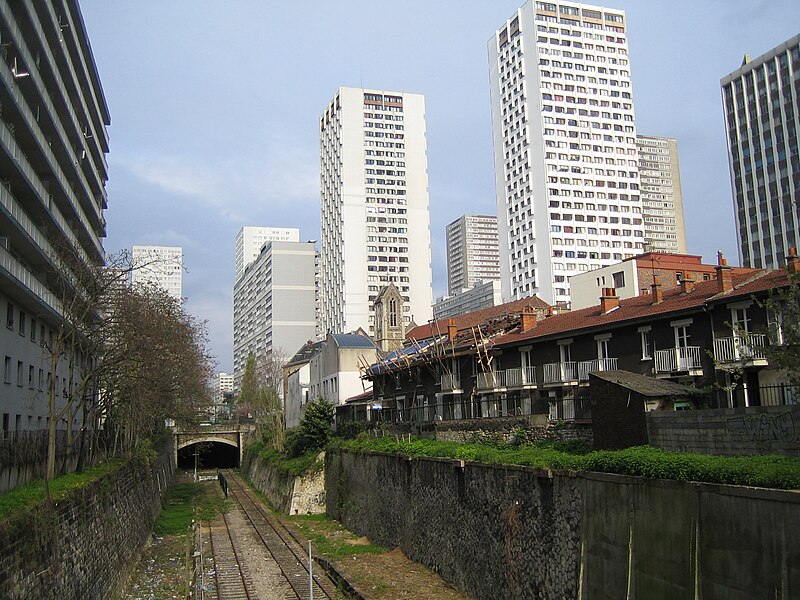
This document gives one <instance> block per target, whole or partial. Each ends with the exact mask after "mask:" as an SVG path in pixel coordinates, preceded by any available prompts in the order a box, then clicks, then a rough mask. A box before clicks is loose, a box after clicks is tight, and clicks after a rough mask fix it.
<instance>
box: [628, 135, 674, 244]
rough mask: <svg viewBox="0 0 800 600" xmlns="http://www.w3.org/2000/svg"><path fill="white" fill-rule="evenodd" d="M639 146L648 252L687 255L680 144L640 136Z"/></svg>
mask: <svg viewBox="0 0 800 600" xmlns="http://www.w3.org/2000/svg"><path fill="white" fill-rule="evenodd" d="M636 144H637V146H638V147H639V177H640V181H641V188H642V189H641V197H642V215H643V219H644V241H645V244H647V250H649V251H650V252H670V253H672V254H675V253H678V254H686V227H685V223H684V219H683V192H682V191H681V170H680V163H679V162H678V140H675V139H673V138H665V137H655V136H651V135H637V136H636Z"/></svg>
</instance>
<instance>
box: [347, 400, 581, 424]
mask: <svg viewBox="0 0 800 600" xmlns="http://www.w3.org/2000/svg"><path fill="white" fill-rule="evenodd" d="M343 408H344V407H343ZM347 408H348V410H337V415H336V421H337V426H338V425H341V424H343V423H345V422H348V421H363V420H370V421H375V422H381V423H432V422H434V421H458V420H467V419H491V418H500V417H521V416H528V415H536V414H540V415H548V418H549V419H550V420H553V421H557V420H558V421H573V420H584V419H591V401H590V398H589V397H588V395H586V396H576V397H574V398H571V399H555V398H529V397H522V396H519V395H513V396H512V395H509V396H506V397H495V396H479V397H477V398H474V399H469V398H453V399H452V400H444V401H441V402H438V403H433V402H423V403H421V404H416V405H414V406H401V407H388V408H380V409H377V408H372V409H370V408H367V407H364V409H363V410H358V409H356V408H355V407H347Z"/></svg>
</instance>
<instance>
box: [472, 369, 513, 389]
mask: <svg viewBox="0 0 800 600" xmlns="http://www.w3.org/2000/svg"><path fill="white" fill-rule="evenodd" d="M477 386H478V390H482V391H486V390H496V389H505V387H506V372H505V371H489V372H488V373H478V381H477Z"/></svg>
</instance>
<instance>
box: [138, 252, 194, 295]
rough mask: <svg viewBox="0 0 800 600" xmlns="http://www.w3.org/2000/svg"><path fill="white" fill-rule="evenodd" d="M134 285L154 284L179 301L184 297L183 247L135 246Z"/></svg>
mask: <svg viewBox="0 0 800 600" xmlns="http://www.w3.org/2000/svg"><path fill="white" fill-rule="evenodd" d="M132 257H133V265H134V269H133V273H132V275H131V283H132V284H133V285H137V284H142V283H148V284H154V285H157V286H159V287H160V288H162V289H163V290H164V291H166V292H167V293H168V294H169V295H170V296H172V297H173V298H175V300H177V301H178V302H180V301H181V299H182V298H183V248H181V247H180V246H134V247H133V254H132Z"/></svg>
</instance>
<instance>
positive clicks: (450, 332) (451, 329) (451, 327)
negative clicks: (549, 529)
mask: <svg viewBox="0 0 800 600" xmlns="http://www.w3.org/2000/svg"><path fill="white" fill-rule="evenodd" d="M457 331H458V328H457V327H456V322H455V321H454V320H453V319H447V339H448V340H450V341H451V342H452V341H453V340H454V339H456V332H457Z"/></svg>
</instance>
